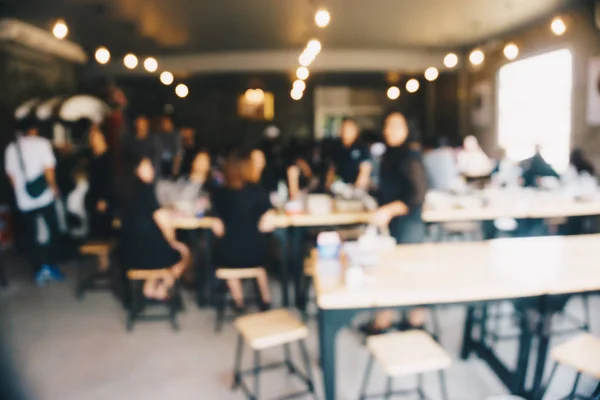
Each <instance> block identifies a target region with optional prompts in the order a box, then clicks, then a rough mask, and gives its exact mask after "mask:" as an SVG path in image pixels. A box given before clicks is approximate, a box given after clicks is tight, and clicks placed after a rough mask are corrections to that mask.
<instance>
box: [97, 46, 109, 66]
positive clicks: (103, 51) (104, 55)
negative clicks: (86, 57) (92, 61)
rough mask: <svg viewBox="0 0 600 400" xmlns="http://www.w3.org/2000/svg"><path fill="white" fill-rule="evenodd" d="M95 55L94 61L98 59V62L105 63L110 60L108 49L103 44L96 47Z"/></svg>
mask: <svg viewBox="0 0 600 400" xmlns="http://www.w3.org/2000/svg"><path fill="white" fill-rule="evenodd" d="M95 57H96V61H98V62H99V63H100V64H106V63H107V62H109V61H110V51H108V49H107V48H106V47H104V46H102V47H98V49H97V50H96V54H95Z"/></svg>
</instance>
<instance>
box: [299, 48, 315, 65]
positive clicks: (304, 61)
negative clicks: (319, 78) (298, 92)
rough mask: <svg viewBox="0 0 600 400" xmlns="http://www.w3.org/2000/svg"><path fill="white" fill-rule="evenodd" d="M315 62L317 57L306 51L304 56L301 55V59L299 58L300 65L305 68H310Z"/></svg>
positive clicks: (303, 53)
mask: <svg viewBox="0 0 600 400" xmlns="http://www.w3.org/2000/svg"><path fill="white" fill-rule="evenodd" d="M314 60H315V57H314V56H313V55H312V54H309V53H308V52H306V51H304V52H302V54H300V57H298V63H299V64H300V65H301V66H303V67H308V66H309V65H310V64H312V62H313V61H314Z"/></svg>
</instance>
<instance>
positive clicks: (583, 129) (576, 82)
mask: <svg viewBox="0 0 600 400" xmlns="http://www.w3.org/2000/svg"><path fill="white" fill-rule="evenodd" d="M593 15H594V14H593V7H592V5H591V4H586V5H583V6H580V7H578V8H577V9H575V10H573V11H571V12H569V13H566V14H562V15H561V17H562V18H563V20H564V21H565V23H566V25H567V32H566V33H565V34H564V35H563V36H555V35H554V34H553V33H552V32H551V31H550V28H549V26H550V19H549V20H548V21H546V22H544V23H543V24H541V25H538V26H535V27H532V28H530V29H527V30H525V31H522V32H520V33H518V34H516V35H514V36H507V37H504V38H502V40H501V41H500V40H499V41H497V42H496V43H492V44H491V46H493V47H495V50H493V51H491V52H487V51H486V59H485V64H484V66H483V67H482V68H480V69H479V70H476V71H473V70H471V71H469V73H468V96H470V94H471V89H472V88H473V86H474V85H476V84H477V83H478V82H481V81H485V80H489V81H490V82H491V83H492V96H491V97H492V110H493V115H492V120H491V123H490V125H489V126H488V127H486V128H476V127H474V126H473V124H471V123H470V117H469V120H468V124H467V129H466V131H465V132H464V133H465V134H474V135H476V136H477V137H478V138H479V139H480V142H481V143H482V146H483V147H484V149H485V150H486V151H487V152H488V153H491V154H493V153H494V152H495V151H496V150H497V148H496V147H497V146H496V143H497V131H496V125H497V121H496V74H497V72H498V70H499V69H500V67H501V66H502V65H504V64H506V63H508V62H509V61H508V60H506V58H505V57H504V55H503V54H502V49H503V45H504V43H507V42H509V41H510V42H514V43H516V44H517V46H519V50H520V53H519V59H523V58H526V57H528V56H532V55H536V54H540V53H545V52H547V51H552V50H557V49H560V48H565V47H566V48H569V49H570V50H571V52H572V53H573V62H574V65H573V98H572V107H573V108H572V136H571V146H572V148H575V147H581V148H583V149H585V151H586V152H587V153H588V155H589V157H590V158H591V159H592V160H593V162H594V163H595V164H596V166H597V167H600V136H599V135H598V133H600V127H593V126H589V125H588V124H587V122H586V106H587V79H588V61H589V59H590V57H593V56H596V55H600V32H599V31H598V29H597V28H596V27H595V24H594V19H593ZM548 84H549V85H551V84H552V82H548ZM468 100H469V102H471V101H473V99H472V98H471V97H468Z"/></svg>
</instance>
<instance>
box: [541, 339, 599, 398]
mask: <svg viewBox="0 0 600 400" xmlns="http://www.w3.org/2000/svg"><path fill="white" fill-rule="evenodd" d="M550 358H551V359H552V360H554V366H553V367H552V371H551V372H550V376H549V377H548V382H547V383H546V386H545V387H544V388H543V389H542V392H541V394H540V395H539V396H538V397H537V398H538V399H540V400H541V399H543V398H544V394H545V393H546V390H547V389H548V386H550V383H551V382H552V378H553V377H554V373H555V372H556V370H557V368H558V364H562V365H566V366H568V367H571V368H573V369H574V370H575V371H577V375H576V376H575V383H574V384H573V389H572V390H571V393H570V394H569V396H567V397H565V399H596V398H598V397H600V384H599V385H598V387H597V388H596V390H594V393H593V394H592V395H591V397H586V396H582V395H580V394H577V386H578V384H579V379H580V378H581V374H585V375H588V376H591V377H593V378H595V379H597V380H600V338H598V337H596V336H593V335H591V334H589V333H582V334H580V335H578V336H576V337H575V338H573V339H571V340H568V341H566V342H565V343H562V344H559V345H558V346H556V347H554V348H553V349H552V351H551V353H550Z"/></svg>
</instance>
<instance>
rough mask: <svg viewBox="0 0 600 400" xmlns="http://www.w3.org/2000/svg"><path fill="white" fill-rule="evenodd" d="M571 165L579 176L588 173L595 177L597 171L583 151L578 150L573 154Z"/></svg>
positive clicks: (574, 150)
mask: <svg viewBox="0 0 600 400" xmlns="http://www.w3.org/2000/svg"><path fill="white" fill-rule="evenodd" d="M569 165H570V166H571V167H573V168H575V170H576V171H577V173H578V174H580V175H581V174H583V173H587V174H589V175H592V176H594V174H595V169H594V165H593V164H592V162H591V161H590V160H589V159H588V158H587V156H586V155H585V153H584V152H583V150H582V149H580V148H576V149H573V151H572V152H571V157H570V160H569Z"/></svg>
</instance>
